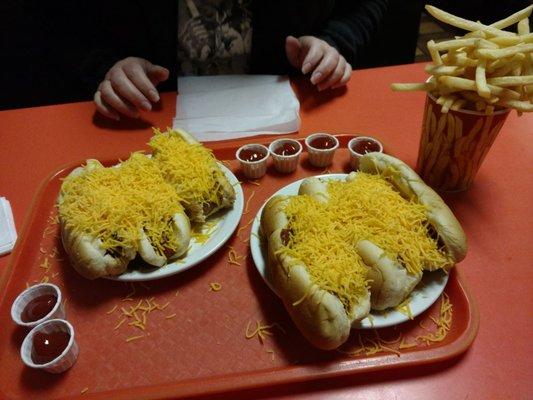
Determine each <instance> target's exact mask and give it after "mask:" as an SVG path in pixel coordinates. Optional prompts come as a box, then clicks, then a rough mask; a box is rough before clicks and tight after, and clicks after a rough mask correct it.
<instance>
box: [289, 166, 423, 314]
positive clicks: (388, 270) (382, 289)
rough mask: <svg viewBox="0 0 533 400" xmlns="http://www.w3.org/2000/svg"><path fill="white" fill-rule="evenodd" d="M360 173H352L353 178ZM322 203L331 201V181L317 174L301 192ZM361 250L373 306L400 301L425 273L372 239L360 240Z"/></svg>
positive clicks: (378, 307) (306, 182)
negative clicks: (409, 266) (408, 267)
mask: <svg viewBox="0 0 533 400" xmlns="http://www.w3.org/2000/svg"><path fill="white" fill-rule="evenodd" d="M355 177H356V174H355V173H354V174H352V175H349V176H348V177H347V178H346V179H347V181H353V180H354V179H355ZM298 193H299V194H301V195H309V196H312V197H313V198H315V199H317V200H318V201H320V202H325V203H327V202H328V201H329V193H328V185H327V181H325V180H321V179H318V178H315V177H311V178H307V179H305V180H304V181H303V182H302V184H301V185H300V189H299V191H298ZM357 252H358V253H359V255H360V256H361V258H362V259H363V261H364V262H365V264H366V265H367V266H368V268H369V271H368V277H369V283H370V292H371V307H372V309H374V310H385V309H387V308H389V307H395V306H397V305H398V304H400V303H401V302H402V301H403V300H404V299H405V298H406V297H407V296H408V295H409V293H411V291H412V290H413V289H414V287H415V286H416V285H417V284H418V282H420V279H422V274H411V273H409V272H408V271H407V270H406V269H405V267H403V266H402V265H401V264H400V263H399V262H397V261H396V260H392V259H390V258H389V257H388V256H387V255H386V254H385V252H384V251H383V250H382V249H381V248H379V246H377V245H376V244H374V243H372V242H371V241H370V240H361V241H360V242H358V243H357Z"/></svg>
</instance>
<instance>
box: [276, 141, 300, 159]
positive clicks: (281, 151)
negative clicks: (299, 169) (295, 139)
mask: <svg viewBox="0 0 533 400" xmlns="http://www.w3.org/2000/svg"><path fill="white" fill-rule="evenodd" d="M299 150H300V147H297V146H296V145H295V144H294V143H291V142H284V143H283V144H281V145H280V146H278V147H277V148H276V149H275V150H274V153H276V154H277V155H278V156H292V155H294V154H296V153H298V151H299Z"/></svg>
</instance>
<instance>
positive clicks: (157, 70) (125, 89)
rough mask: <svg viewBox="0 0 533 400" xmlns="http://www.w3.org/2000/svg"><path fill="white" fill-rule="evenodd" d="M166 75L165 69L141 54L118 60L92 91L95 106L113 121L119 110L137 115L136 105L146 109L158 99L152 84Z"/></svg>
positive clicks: (163, 78)
mask: <svg viewBox="0 0 533 400" xmlns="http://www.w3.org/2000/svg"><path fill="white" fill-rule="evenodd" d="M168 75H169V72H168V69H166V68H163V67H161V66H159V65H153V64H152V63H151V62H150V61H148V60H145V59H143V58H138V57H128V58H125V59H123V60H120V61H118V62H117V63H116V64H115V65H113V66H112V67H111V69H110V70H109V71H108V72H107V74H106V76H105V79H104V80H103V81H102V82H101V83H100V85H99V86H98V90H96V93H95V94H94V102H95V103H96V109H97V110H98V112H100V113H101V114H102V115H104V116H106V117H108V118H112V119H115V120H117V121H118V120H119V119H120V114H123V115H126V116H128V117H131V118H138V117H139V109H141V110H144V111H150V110H151V109H152V103H157V102H158V101H159V93H158V92H157V89H156V88H155V87H156V85H157V84H158V83H159V82H162V81H166V80H167V79H168Z"/></svg>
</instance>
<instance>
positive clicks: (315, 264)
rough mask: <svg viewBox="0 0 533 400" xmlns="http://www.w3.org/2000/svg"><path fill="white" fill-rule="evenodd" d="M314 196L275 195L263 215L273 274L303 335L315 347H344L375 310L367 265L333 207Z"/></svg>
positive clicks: (264, 234) (277, 289) (271, 273)
mask: <svg viewBox="0 0 533 400" xmlns="http://www.w3.org/2000/svg"><path fill="white" fill-rule="evenodd" d="M328 208H329V207H328V205H327V204H326V203H321V202H319V201H317V200H315V199H314V198H313V197H311V196H307V195H302V196H274V197H273V198H271V199H270V200H269V201H268V202H267V203H266V205H265V207H264V209H263V213H262V215H261V233H262V235H263V237H265V238H267V240H268V276H269V278H270V281H271V282H272V284H273V286H274V289H275V291H276V293H277V294H278V295H279V296H280V298H281V300H282V301H283V303H284V305H285V308H286V309H287V311H288V312H289V314H290V316H291V318H292V319H293V321H294V322H295V324H296V326H297V327H298V329H299V330H300V331H301V332H302V334H303V335H304V336H305V337H306V338H307V339H308V340H309V341H310V342H311V343H312V344H314V345H315V346H316V347H319V348H321V349H325V350H329V349H334V348H336V347H338V346H340V345H341V344H342V343H343V342H345V341H346V339H347V338H348V336H349V334H350V328H351V325H352V323H354V322H356V321H359V320H360V319H362V318H364V317H365V316H366V315H367V314H368V312H369V311H370V292H369V290H368V282H367V272H368V271H367V270H368V267H367V266H366V265H364V263H362V262H357V260H358V259H359V257H358V255H357V252H356V250H355V248H354V246H352V245H350V244H349V242H348V241H346V240H344V232H343V231H342V230H341V229H338V227H337V226H335V225H334V224H331V223H329V222H328V218H329V217H330V216H329V214H330V213H329V210H328Z"/></svg>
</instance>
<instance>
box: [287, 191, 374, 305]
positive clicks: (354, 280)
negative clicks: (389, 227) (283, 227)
mask: <svg viewBox="0 0 533 400" xmlns="http://www.w3.org/2000/svg"><path fill="white" fill-rule="evenodd" d="M285 213H286V215H287V217H288V219H289V229H290V236H289V241H288V243H287V245H286V246H284V247H282V249H281V251H280V253H282V254H286V255H288V256H291V257H294V258H296V259H299V260H301V261H303V262H304V263H305V265H307V267H308V271H309V275H310V276H311V280H312V281H313V282H314V283H316V284H317V285H318V286H319V287H320V288H322V289H323V290H327V291H329V292H331V293H333V294H335V295H336V296H337V297H338V298H339V299H340V301H341V302H342V303H343V305H344V307H345V308H346V309H347V310H351V308H352V306H354V305H356V304H359V299H361V298H363V297H364V296H365V294H366V292H367V282H366V267H365V265H364V264H363V262H362V259H361V257H360V256H359V255H358V254H357V252H356V250H355V246H354V245H353V244H352V243H351V241H350V237H349V233H350V232H349V230H348V229H346V228H347V226H346V225H345V226H342V225H339V224H338V223H336V221H335V218H334V214H335V213H336V211H335V210H334V209H333V208H332V207H329V206H328V205H326V204H323V203H320V202H318V201H316V200H314V199H313V198H311V197H310V196H294V197H292V198H291V199H290V200H289V202H288V204H287V205H286V207H285Z"/></svg>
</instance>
